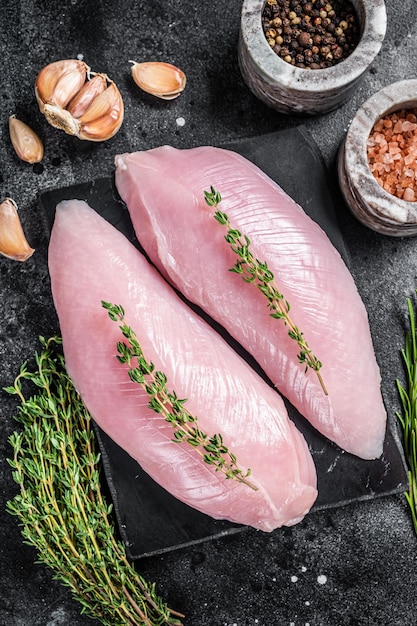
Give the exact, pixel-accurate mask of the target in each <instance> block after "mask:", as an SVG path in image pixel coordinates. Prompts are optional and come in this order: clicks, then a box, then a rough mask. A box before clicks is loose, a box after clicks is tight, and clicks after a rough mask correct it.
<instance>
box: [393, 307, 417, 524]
mask: <svg viewBox="0 0 417 626" xmlns="http://www.w3.org/2000/svg"><path fill="white" fill-rule="evenodd" d="M407 307H408V317H409V330H408V331H407V332H406V334H405V345H404V348H403V349H402V350H401V355H402V358H403V363H404V369H405V374H406V384H405V386H404V385H403V384H402V383H401V382H400V381H399V380H397V388H398V392H399V395H400V399H401V404H402V412H399V411H398V412H397V417H398V419H399V421H400V424H401V427H402V433H403V446H404V454H405V458H406V461H407V465H408V480H409V488H408V492H406V494H405V495H406V498H407V502H408V504H409V507H410V511H411V517H412V521H413V526H414V531H415V533H416V534H417V327H416V316H415V312H414V309H413V303H412V300H411V299H410V298H408V299H407Z"/></svg>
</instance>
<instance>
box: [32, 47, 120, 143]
mask: <svg viewBox="0 0 417 626" xmlns="http://www.w3.org/2000/svg"><path fill="white" fill-rule="evenodd" d="M35 93H36V98H37V101H38V105H39V109H40V111H41V113H43V114H44V115H45V117H46V119H47V120H48V122H49V123H50V124H51V125H52V126H54V127H55V128H60V129H62V130H63V131H65V132H66V133H67V134H68V135H75V136H76V137H78V138H79V139H85V140H89V141H105V140H107V139H110V138H111V137H113V136H114V135H115V134H116V133H117V131H118V130H119V128H120V126H121V125H122V122H123V117H124V106H123V100H122V96H121V94H120V92H119V90H118V89H117V87H116V85H115V84H114V82H113V81H112V80H110V79H109V78H108V76H107V75H106V74H98V73H95V72H91V68H90V67H89V66H88V65H87V64H86V63H84V61H79V60H76V59H65V60H63V61H55V62H54V63H50V64H49V65H47V66H46V67H44V68H43V69H42V70H41V71H40V72H39V74H38V76H37V79H36V83H35Z"/></svg>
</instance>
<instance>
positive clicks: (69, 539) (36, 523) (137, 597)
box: [6, 337, 183, 626]
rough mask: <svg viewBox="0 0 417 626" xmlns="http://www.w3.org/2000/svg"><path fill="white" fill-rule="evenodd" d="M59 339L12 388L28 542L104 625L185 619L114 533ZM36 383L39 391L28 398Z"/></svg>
mask: <svg viewBox="0 0 417 626" xmlns="http://www.w3.org/2000/svg"><path fill="white" fill-rule="evenodd" d="M60 343H61V340H60V339H59V338H57V337H53V338H51V339H49V340H47V341H46V340H45V339H43V338H41V344H42V351H41V353H40V354H37V355H36V364H37V368H36V370H35V371H34V372H29V371H28V369H27V364H23V365H22V367H21V369H20V373H19V375H18V376H17V378H16V379H15V381H14V384H13V386H11V387H7V388H6V391H8V392H9V393H11V394H15V395H17V396H18V398H19V400H20V406H19V413H18V416H17V417H16V419H17V420H18V421H19V422H20V424H21V429H20V430H19V431H16V432H14V433H13V434H12V436H11V437H10V443H11V445H12V448H13V451H14V456H13V459H9V464H10V465H11V467H12V469H13V477H14V480H15V481H16V483H17V484H18V485H19V488H20V493H18V494H17V495H16V496H15V497H14V499H13V500H11V501H9V502H8V503H7V509H8V511H9V513H11V514H12V515H16V516H17V517H18V518H19V521H20V525H21V530H22V535H23V537H24V540H25V543H28V544H30V545H33V546H34V547H35V548H36V549H37V551H38V556H39V560H40V561H42V562H44V563H46V564H47V565H48V566H49V567H51V568H52V569H53V570H54V572H55V577H56V578H57V579H58V580H60V581H61V582H62V583H63V584H64V585H66V586H68V587H70V589H71V590H72V593H73V595H74V597H75V598H76V599H77V600H78V601H79V602H80V603H81V604H82V607H83V608H82V612H83V613H87V614H88V615H89V616H91V617H94V618H97V619H99V620H100V621H101V622H102V623H103V624H105V625H106V626H119V625H120V626H121V625H129V626H162V624H168V625H172V626H173V625H174V624H175V625H180V624H181V621H180V618H182V617H183V616H182V615H181V614H179V613H176V612H174V611H172V610H171V609H169V608H168V607H167V606H166V605H165V604H164V603H163V602H162V600H161V599H160V598H159V597H158V596H157V594H156V592H155V585H154V584H149V583H147V582H146V581H145V580H144V579H143V578H142V577H141V576H140V575H139V574H138V573H137V572H136V570H135V569H134V567H133V566H132V565H131V564H130V563H129V562H128V560H127V558H126V553H125V549H124V546H123V544H122V543H121V542H119V541H118V540H117V539H116V537H115V530H114V524H113V521H112V519H111V506H109V505H108V504H107V502H106V501H105V498H104V497H103V495H102V492H101V487H100V455H99V453H98V451H97V446H96V440H95V436H94V431H93V428H92V423H91V418H90V415H89V413H88V411H87V409H86V408H85V406H84V404H83V403H82V401H81V399H80V397H79V396H78V394H77V392H76V391H75V388H74V386H73V384H72V382H71V380H70V379H69V377H68V375H67V373H66V370H65V362H64V357H63V355H62V353H61V351H60V349H59V346H60ZM27 383H31V384H32V385H33V388H34V390H35V395H32V396H30V397H28V398H27V397H26V395H24V394H25V392H24V390H23V387H24V386H26V384H27Z"/></svg>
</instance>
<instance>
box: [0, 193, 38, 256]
mask: <svg viewBox="0 0 417 626" xmlns="http://www.w3.org/2000/svg"><path fill="white" fill-rule="evenodd" d="M34 252H35V250H34V249H33V248H31V247H30V245H29V244H28V242H27V239H26V237H25V234H24V232H23V228H22V224H21V222H20V218H19V215H18V213H17V205H16V202H15V201H14V200H12V199H11V198H6V199H5V200H3V202H2V203H1V204H0V254H2V255H3V256H5V257H7V258H8V259H13V260H14V261H22V262H23V261H26V260H27V259H28V258H29V257H31V256H32V254H33V253H34Z"/></svg>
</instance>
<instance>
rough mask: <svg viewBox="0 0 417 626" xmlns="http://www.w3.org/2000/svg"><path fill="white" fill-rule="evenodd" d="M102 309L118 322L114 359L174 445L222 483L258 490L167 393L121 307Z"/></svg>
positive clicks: (172, 394)
mask: <svg viewBox="0 0 417 626" xmlns="http://www.w3.org/2000/svg"><path fill="white" fill-rule="evenodd" d="M102 306H103V307H104V308H105V309H106V310H107V312H108V315H109V317H110V319H111V320H113V321H114V322H120V325H119V328H120V330H121V333H122V335H123V337H124V338H125V339H126V341H127V343H125V342H122V341H121V342H118V343H117V351H118V355H117V358H118V360H119V361H120V362H121V363H127V364H128V366H129V370H128V371H129V377H130V379H131V380H132V381H133V382H135V383H137V384H138V385H140V386H141V387H142V389H144V390H145V391H146V393H147V394H148V396H149V404H148V407H149V408H150V409H152V410H153V411H155V412H156V413H159V414H161V415H162V416H163V417H164V419H165V420H166V421H167V422H168V423H169V424H171V426H172V427H173V429H174V441H175V442H177V443H181V442H186V443H188V444H190V445H191V446H192V447H193V448H194V449H195V450H196V452H197V453H198V454H199V455H200V456H201V457H202V458H203V460H204V462H205V463H207V464H208V465H212V466H213V467H214V468H215V471H216V472H221V473H222V474H224V476H225V478H226V479H232V480H237V481H238V482H241V483H244V484H245V485H247V486H248V487H250V488H251V489H253V490H255V491H256V490H257V489H258V488H257V487H256V486H255V485H254V484H253V483H252V482H250V481H249V480H248V477H249V476H250V474H251V470H250V469H248V470H247V471H246V472H244V471H243V470H242V469H240V468H239V467H238V465H237V459H236V456H235V455H234V454H233V453H232V452H231V451H230V450H229V449H228V448H227V446H225V444H224V442H223V437H222V435H221V434H220V433H217V434H215V435H208V434H207V433H205V432H204V431H203V430H202V429H201V428H200V427H199V424H198V418H197V416H195V415H192V414H191V413H190V412H189V411H188V409H187V408H186V406H185V404H186V402H187V400H186V399H181V398H179V397H178V396H177V394H176V392H175V391H169V390H168V387H167V383H168V380H167V377H166V375H165V374H164V373H163V372H161V371H157V370H155V366H154V364H153V363H152V362H151V361H147V359H146V357H145V355H144V353H143V350H142V348H141V346H140V343H139V341H138V338H137V336H136V334H135V332H134V331H133V330H132V328H131V327H130V326H128V325H127V324H126V322H125V311H124V309H123V307H122V306H120V305H116V304H111V303H110V302H104V301H102Z"/></svg>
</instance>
